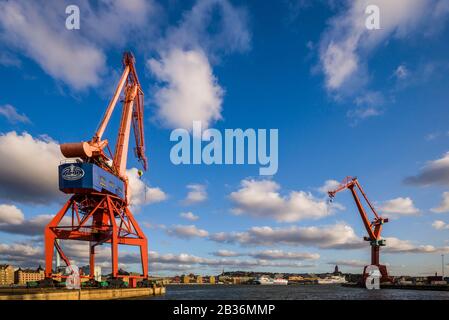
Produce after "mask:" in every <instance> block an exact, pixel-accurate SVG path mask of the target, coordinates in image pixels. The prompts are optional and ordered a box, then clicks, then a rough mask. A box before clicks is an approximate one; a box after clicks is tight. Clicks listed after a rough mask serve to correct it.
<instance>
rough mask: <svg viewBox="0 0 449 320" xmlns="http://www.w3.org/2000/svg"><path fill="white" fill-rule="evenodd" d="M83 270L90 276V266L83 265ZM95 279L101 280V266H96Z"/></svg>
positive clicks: (84, 273) (83, 272)
mask: <svg viewBox="0 0 449 320" xmlns="http://www.w3.org/2000/svg"><path fill="white" fill-rule="evenodd" d="M81 271H82V274H83V275H86V276H90V266H84V267H81ZM94 279H95V280H96V281H101V267H100V266H95V267H94Z"/></svg>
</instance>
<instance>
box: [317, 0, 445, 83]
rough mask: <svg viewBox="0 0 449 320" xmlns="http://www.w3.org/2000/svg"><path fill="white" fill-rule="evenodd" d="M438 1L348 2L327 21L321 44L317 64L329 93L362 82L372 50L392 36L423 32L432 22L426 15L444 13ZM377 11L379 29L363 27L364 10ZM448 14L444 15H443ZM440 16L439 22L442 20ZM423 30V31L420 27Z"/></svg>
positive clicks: (364, 80)
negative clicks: (318, 62) (369, 7)
mask: <svg viewBox="0 0 449 320" xmlns="http://www.w3.org/2000/svg"><path fill="white" fill-rule="evenodd" d="M439 3H440V2H439V1H437V0H433V1H426V0H396V1H389V0H361V1H347V2H346V8H345V9H344V10H343V11H342V12H341V13H340V14H338V15H337V16H335V17H333V18H332V19H330V21H329V27H328V29H327V30H326V31H325V33H324V34H323V36H322V39H321V43H320V52H319V53H320V62H321V67H322V70H323V73H324V75H325V82H326V87H327V89H328V90H330V91H335V90H340V89H343V87H344V86H345V85H348V84H351V85H352V86H354V85H355V84H360V83H362V84H363V83H365V82H366V78H367V73H366V71H365V70H364V69H365V68H366V60H367V57H368V56H369V55H370V53H371V52H372V51H374V50H375V48H377V47H378V46H379V45H380V44H381V43H382V42H383V41H385V40H386V39H388V38H389V37H391V36H395V37H404V36H407V35H408V34H409V33H410V32H414V31H416V32H419V31H422V30H420V29H419V28H420V27H423V23H425V24H426V28H431V27H432V26H433V24H434V21H432V22H431V23H430V21H431V20H426V18H427V17H428V16H429V15H432V14H435V13H437V12H441V13H443V10H441V8H439V6H438V4H439ZM367 5H377V6H378V7H379V8H380V30H368V29H367V28H366V27H365V20H366V18H367V15H366V14H365V8H366V7H367ZM445 14H447V12H445ZM444 16H445V15H441V16H439V18H438V19H442V18H444ZM423 29H425V28H423Z"/></svg>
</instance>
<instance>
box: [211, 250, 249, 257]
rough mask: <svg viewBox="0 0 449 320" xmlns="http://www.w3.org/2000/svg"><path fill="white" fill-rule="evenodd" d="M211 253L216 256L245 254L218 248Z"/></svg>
mask: <svg viewBox="0 0 449 320" xmlns="http://www.w3.org/2000/svg"><path fill="white" fill-rule="evenodd" d="M212 254H213V255H214V256H217V257H238V256H242V255H245V254H243V253H238V252H235V251H231V250H218V251H216V252H213V253H212Z"/></svg>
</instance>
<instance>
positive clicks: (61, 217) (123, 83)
mask: <svg viewBox="0 0 449 320" xmlns="http://www.w3.org/2000/svg"><path fill="white" fill-rule="evenodd" d="M122 62H123V73H122V75H121V77H120V80H119V83H118V85H117V87H116V89H115V92H114V94H113V96H112V99H111V101H110V102H109V105H108V107H107V109H106V112H105V114H104V116H103V118H102V120H101V122H100V124H99V126H98V129H97V131H96V132H95V134H94V136H93V138H92V139H91V140H90V141H85V142H77V143H65V144H62V145H61V146H60V149H61V153H62V154H63V155H64V156H65V157H66V158H70V159H67V160H65V161H63V162H62V163H61V165H60V166H59V189H60V190H61V191H62V192H64V193H67V194H71V195H72V196H71V197H70V199H69V200H68V201H67V202H66V203H65V204H64V206H63V207H62V208H61V210H60V211H59V212H58V213H57V214H56V216H55V217H54V218H53V219H52V220H51V221H50V223H49V224H48V225H47V226H46V228H45V276H46V278H47V279H51V278H52V273H53V270H52V265H53V255H54V250H55V249H56V250H57V252H58V253H59V255H60V257H61V258H62V259H63V261H64V262H65V263H66V264H67V266H69V265H70V260H69V258H68V257H67V256H66V255H65V254H64V252H63V250H62V248H61V246H60V245H59V243H58V241H56V240H57V239H62V240H79V241H87V242H89V248H90V249H89V264H90V275H89V278H91V279H93V277H94V267H95V248H96V247H97V246H100V245H103V244H110V246H111V260H112V274H111V276H112V278H113V279H119V278H120V277H121V275H119V270H118V245H131V246H138V247H139V248H140V258H141V263H142V274H141V275H140V276H133V277H130V283H129V285H130V286H132V287H134V286H136V282H137V279H139V278H141V279H146V278H147V277H148V245H147V238H146V236H145V234H144V233H143V232H142V230H141V229H140V227H139V225H138V223H137V221H136V220H135V219H134V217H133V215H132V213H131V211H130V209H129V199H130V190H129V185H128V177H127V174H126V162H127V155H128V145H129V135H130V131H131V125H132V126H133V129H134V136H135V149H134V153H135V156H136V157H137V159H138V160H139V161H140V162H141V164H142V166H143V169H144V170H146V169H147V158H146V156H145V141H144V127H143V91H142V88H141V86H140V83H139V79H138V77H137V73H136V69H135V66H134V64H135V59H134V57H133V55H132V54H131V53H129V52H126V53H124V55H123V61H122ZM122 91H123V108H122V114H121V121H120V127H119V131H118V135H117V140H116V146H115V152H114V154H113V155H112V153H111V150H110V149H109V146H108V140H106V139H103V138H102V137H103V133H104V132H105V130H106V127H107V125H108V123H109V120H110V118H111V115H112V113H113V111H114V108H115V106H116V104H117V101H118V100H119V98H120V94H121V92H122ZM106 151H108V155H107V154H106ZM139 174H141V171H140V170H139Z"/></svg>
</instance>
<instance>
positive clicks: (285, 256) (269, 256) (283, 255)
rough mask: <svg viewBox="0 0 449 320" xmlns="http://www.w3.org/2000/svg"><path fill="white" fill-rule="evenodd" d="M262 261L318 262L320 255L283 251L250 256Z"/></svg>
mask: <svg viewBox="0 0 449 320" xmlns="http://www.w3.org/2000/svg"><path fill="white" fill-rule="evenodd" d="M248 255H249V256H251V257H254V258H257V259H262V260H317V259H319V258H320V255H319V254H318V253H307V252H306V253H303V252H285V251H282V250H264V251H258V252H254V253H250V254H248Z"/></svg>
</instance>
